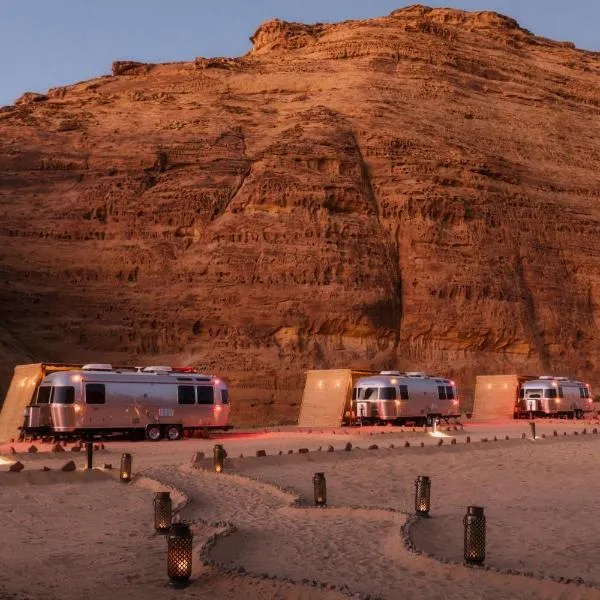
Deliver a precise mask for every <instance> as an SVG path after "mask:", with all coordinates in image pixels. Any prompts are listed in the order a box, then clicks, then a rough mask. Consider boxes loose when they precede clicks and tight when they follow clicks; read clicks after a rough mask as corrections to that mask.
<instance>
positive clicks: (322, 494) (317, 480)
mask: <svg viewBox="0 0 600 600" xmlns="http://www.w3.org/2000/svg"><path fill="white" fill-rule="evenodd" d="M313 484H314V488H315V506H326V505H327V481H326V479H325V473H315V475H314V477H313Z"/></svg>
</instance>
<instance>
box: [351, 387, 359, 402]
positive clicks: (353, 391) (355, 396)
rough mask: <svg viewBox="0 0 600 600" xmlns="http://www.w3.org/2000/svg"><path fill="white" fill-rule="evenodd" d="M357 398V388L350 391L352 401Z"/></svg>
mask: <svg viewBox="0 0 600 600" xmlns="http://www.w3.org/2000/svg"><path fill="white" fill-rule="evenodd" d="M357 397H358V388H353V389H352V400H356V398H357Z"/></svg>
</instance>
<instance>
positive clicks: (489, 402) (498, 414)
mask: <svg viewBox="0 0 600 600" xmlns="http://www.w3.org/2000/svg"><path fill="white" fill-rule="evenodd" d="M529 379H534V377H533V376H526V375H515V374H512V375H478V376H477V378H476V380H475V403H474V404H473V419H477V420H482V421H484V420H490V419H512V418H513V416H514V411H515V404H516V402H517V397H518V394H519V388H520V386H521V384H522V383H523V382H525V381H527V380H529Z"/></svg>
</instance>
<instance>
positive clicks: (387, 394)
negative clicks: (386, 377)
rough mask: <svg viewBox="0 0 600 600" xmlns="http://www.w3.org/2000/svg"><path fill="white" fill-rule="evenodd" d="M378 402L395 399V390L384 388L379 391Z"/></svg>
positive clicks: (393, 388)
mask: <svg viewBox="0 0 600 600" xmlns="http://www.w3.org/2000/svg"><path fill="white" fill-rule="evenodd" d="M379 399H380V400H395V399H396V388H395V387H384V388H381V389H380V390H379Z"/></svg>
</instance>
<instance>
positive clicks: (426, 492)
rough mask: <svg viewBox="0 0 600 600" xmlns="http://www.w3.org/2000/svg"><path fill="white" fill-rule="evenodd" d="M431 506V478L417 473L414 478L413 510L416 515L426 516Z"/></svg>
mask: <svg viewBox="0 0 600 600" xmlns="http://www.w3.org/2000/svg"><path fill="white" fill-rule="evenodd" d="M430 508H431V479H430V478H429V477H426V476H425V475H419V476H418V477H417V479H416V480H415V511H416V513H417V514H418V515H420V516H422V517H426V516H428V515H429V509H430Z"/></svg>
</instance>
